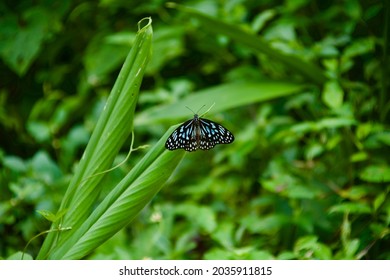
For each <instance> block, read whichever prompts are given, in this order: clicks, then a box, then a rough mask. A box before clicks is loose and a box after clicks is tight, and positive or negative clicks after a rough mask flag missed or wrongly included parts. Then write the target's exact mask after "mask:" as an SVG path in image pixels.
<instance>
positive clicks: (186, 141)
mask: <svg viewBox="0 0 390 280" xmlns="http://www.w3.org/2000/svg"><path fill="white" fill-rule="evenodd" d="M233 141H234V136H233V134H232V133H231V132H230V131H229V130H227V129H226V128H225V127H223V126H222V125H220V124H218V123H216V122H213V121H210V120H208V119H204V118H200V117H199V116H198V115H197V114H195V115H194V118H193V119H191V120H188V121H186V122H184V123H183V124H181V125H180V126H179V127H178V128H177V129H175V130H174V131H173V132H172V134H171V135H170V136H169V137H168V139H167V141H166V143H165V147H166V148H167V149H168V150H176V149H184V150H186V151H188V152H193V151H196V150H197V149H201V150H209V149H212V148H214V146H215V145H217V144H229V143H232V142H233Z"/></svg>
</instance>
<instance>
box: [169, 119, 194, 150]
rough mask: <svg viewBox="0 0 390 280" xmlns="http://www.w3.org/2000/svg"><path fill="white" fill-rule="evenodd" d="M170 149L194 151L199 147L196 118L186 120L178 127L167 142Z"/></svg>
mask: <svg viewBox="0 0 390 280" xmlns="http://www.w3.org/2000/svg"><path fill="white" fill-rule="evenodd" d="M165 148H167V149H168V150H171V151H172V150H176V149H185V150H186V151H189V152H192V151H195V150H197V149H198V144H197V140H196V128H195V120H194V119H191V120H189V121H186V122H185V123H183V124H182V125H180V126H179V127H178V128H176V129H175V130H174V131H173V132H172V134H171V135H170V136H169V137H168V139H167V141H166V142H165Z"/></svg>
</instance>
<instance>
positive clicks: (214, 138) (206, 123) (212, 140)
mask: <svg viewBox="0 0 390 280" xmlns="http://www.w3.org/2000/svg"><path fill="white" fill-rule="evenodd" d="M199 127H200V141H199V148H200V149H202V150H209V149H212V148H214V146H215V145H217V144H229V143H232V142H233V141H234V136H233V134H232V133H231V132H230V131H229V130H228V129H226V128H225V127H223V126H222V125H220V124H218V123H216V122H213V121H210V120H208V119H203V118H199Z"/></svg>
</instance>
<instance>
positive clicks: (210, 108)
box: [199, 102, 215, 116]
mask: <svg viewBox="0 0 390 280" xmlns="http://www.w3.org/2000/svg"><path fill="white" fill-rule="evenodd" d="M214 105H215V102H214V103H213V105H211V106H210V108H209V109H208V110H207V111H206V112H204V113H203V114H202V116H204V115H206V114H207V113H208V112H209V111H210V110H211V108H213V107H214ZM204 106H206V105H203V106H202V108H203V107H204ZM202 108H200V109H202ZM200 109H199V110H200Z"/></svg>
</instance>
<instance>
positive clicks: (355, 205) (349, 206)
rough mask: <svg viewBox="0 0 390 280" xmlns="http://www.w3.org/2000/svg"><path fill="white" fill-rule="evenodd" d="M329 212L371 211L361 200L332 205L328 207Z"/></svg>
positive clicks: (364, 212) (367, 212)
mask: <svg viewBox="0 0 390 280" xmlns="http://www.w3.org/2000/svg"><path fill="white" fill-rule="evenodd" d="M329 213H331V214H332V213H355V214H369V213H371V208H370V206H368V205H367V204H365V203H363V202H344V203H340V204H338V205H334V206H332V207H331V208H330V209H329Z"/></svg>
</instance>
